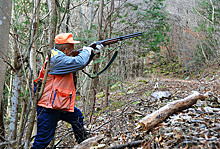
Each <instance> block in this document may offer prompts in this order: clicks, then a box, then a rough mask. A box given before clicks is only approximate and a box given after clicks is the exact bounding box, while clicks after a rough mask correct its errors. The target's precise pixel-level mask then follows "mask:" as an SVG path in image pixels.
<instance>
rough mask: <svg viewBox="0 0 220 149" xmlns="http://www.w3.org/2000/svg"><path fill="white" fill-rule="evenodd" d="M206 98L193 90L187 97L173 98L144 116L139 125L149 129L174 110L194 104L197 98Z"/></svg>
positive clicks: (174, 111) (177, 110)
mask: <svg viewBox="0 0 220 149" xmlns="http://www.w3.org/2000/svg"><path fill="white" fill-rule="evenodd" d="M205 98H206V96H205V95H202V94H200V93H199V92H194V93H193V94H191V95H189V96H188V97H186V98H184V99H180V100H175V101H173V102H170V103H168V104H167V105H165V106H164V107H162V108H160V109H159V110H157V111H155V112H153V113H151V114H149V115H147V116H145V117H144V118H142V119H141V120H140V121H139V127H141V128H144V129H145V130H147V131H148V130H150V129H151V128H153V127H155V126H156V125H158V124H159V123H161V122H163V121H164V120H165V119H167V118H168V117H169V116H171V115H173V114H174V113H176V112H180V111H182V110H185V109H187V108H189V107H191V106H192V105H194V104H195V103H196V102H197V100H198V99H200V100H204V99H205Z"/></svg>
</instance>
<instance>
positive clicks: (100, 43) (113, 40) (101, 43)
mask: <svg viewBox="0 0 220 149" xmlns="http://www.w3.org/2000/svg"><path fill="white" fill-rule="evenodd" d="M137 36H142V32H138V33H134V34H128V35H124V36H119V37H115V38H110V39H105V40H101V41H97V42H93V43H92V44H90V45H89V47H91V48H93V49H99V48H98V46H101V47H105V46H107V45H110V44H114V43H117V42H119V41H122V40H125V39H129V38H133V37H137ZM120 48H121V43H120V44H119V47H118V50H116V51H115V53H114V55H113V56H112V58H111V60H110V61H109V63H108V64H107V65H106V67H105V68H104V69H103V70H102V71H100V72H98V73H97V74H95V75H94V76H91V75H90V74H88V73H86V72H85V71H84V70H82V72H84V73H85V74H86V75H87V76H88V77H89V78H92V79H93V78H95V77H97V76H98V75H100V74H101V73H103V72H104V71H105V70H106V69H108V67H109V66H110V65H111V64H112V62H113V61H114V60H115V58H116V56H117V54H118V51H119V49H120ZM81 50H82V49H80V50H76V51H72V52H71V56H77V55H78V54H79V53H80V51H81Z"/></svg>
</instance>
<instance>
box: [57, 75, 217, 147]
mask: <svg viewBox="0 0 220 149" xmlns="http://www.w3.org/2000/svg"><path fill="white" fill-rule="evenodd" d="M157 91H166V92H170V93H171V95H169V96H167V97H161V98H155V97H153V96H151V94H152V93H155V92H157ZM192 91H199V92H200V93H202V94H205V93H207V92H211V93H212V94H210V96H209V98H207V99H206V100H205V101H198V102H197V103H196V104H195V105H194V106H193V107H191V108H189V109H186V110H184V111H182V112H179V113H176V114H174V115H172V116H170V117H169V118H168V119H166V120H165V121H164V122H163V123H160V124H158V126H157V127H155V128H153V129H151V130H150V131H145V130H143V129H137V126H138V122H139V120H140V119H141V118H143V117H144V116H146V115H148V114H150V113H152V112H154V111H156V110H158V109H159V108H161V107H163V106H164V105H166V104H167V103H168V102H171V101H173V100H177V99H183V98H185V97H187V96H188V95H190V94H191V93H192ZM103 100H104V97H100V98H98V99H97V104H96V108H95V113H94V116H93V117H92V121H91V122H90V123H89V120H88V118H87V117H86V121H85V126H86V128H87V129H88V130H89V131H90V137H92V136H96V135H99V134H104V135H105V138H104V139H103V140H102V141H101V142H99V143H98V144H95V145H94V146H93V147H92V148H108V147H113V148H114V147H115V148H116V147H118V148H119V147H120V145H122V144H128V143H129V142H135V141H136V142H137V141H138V140H144V142H142V143H141V145H138V146H136V147H134V148H220V117H219V116H220V103H219V102H220V77H218V76H217V75H216V76H213V77H211V78H203V79H200V80H181V79H174V78H165V77H158V76H157V77H155V76H154V77H149V78H138V79H136V80H132V81H130V82H129V81H127V82H126V83H123V84H122V83H117V85H116V87H115V88H114V90H112V91H111V92H110V95H109V103H110V105H109V107H108V108H104V107H102V106H101V105H102V102H103ZM59 126H62V127H60V128H59V127H58V130H60V129H62V130H60V131H58V133H57V135H56V140H60V138H61V137H64V136H65V139H63V140H62V142H60V143H59V145H58V146H63V147H64V148H65V146H66V147H67V146H72V147H73V146H74V145H75V140H74V135H73V134H72V133H66V134H64V132H68V131H69V130H70V129H71V127H70V126H68V125H64V123H63V122H60V123H59ZM63 126H65V127H66V129H64V128H63ZM63 129H64V130H63ZM59 132H62V133H59ZM59 134H60V135H59ZM67 135H68V136H71V137H66V136H67ZM123 148H124V147H123Z"/></svg>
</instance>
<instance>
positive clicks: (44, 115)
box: [32, 106, 83, 149]
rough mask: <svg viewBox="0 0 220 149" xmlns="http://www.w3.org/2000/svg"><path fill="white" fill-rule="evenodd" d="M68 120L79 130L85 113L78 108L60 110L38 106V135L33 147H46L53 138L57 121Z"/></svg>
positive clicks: (36, 148) (34, 148) (40, 148)
mask: <svg viewBox="0 0 220 149" xmlns="http://www.w3.org/2000/svg"><path fill="white" fill-rule="evenodd" d="M59 120H63V121H66V122H68V123H70V124H71V125H72V129H73V131H74V130H78V129H82V128H83V115H82V112H81V111H80V110H79V109H78V108H76V107H75V108H74V112H67V111H59V110H53V109H47V108H43V107H40V106H38V107H37V135H36V138H35V140H34V143H33V146H32V149H44V148H46V147H47V146H48V145H49V143H50V141H51V140H52V139H53V137H54V134H55V130H56V127H57V122H58V121H59Z"/></svg>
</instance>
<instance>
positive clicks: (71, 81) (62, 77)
mask: <svg viewBox="0 0 220 149" xmlns="http://www.w3.org/2000/svg"><path fill="white" fill-rule="evenodd" d="M77 43H80V42H79V41H74V40H73V37H72V34H71V33H62V34H59V35H57V36H56V37H55V48H54V49H52V50H51V59H50V68H49V69H50V70H49V73H48V77H47V81H46V84H45V88H44V93H43V95H42V97H41V99H40V100H39V101H38V107H37V135H36V138H35V140H34V143H33V146H32V148H34V149H35V148H36V149H42V148H46V147H47V146H48V145H49V143H50V141H51V140H52V138H53V137H54V134H55V130H56V126H57V123H58V121H59V120H63V121H66V122H68V123H70V124H71V125H72V129H73V131H74V134H75V138H76V141H77V142H78V143H80V142H82V141H83V140H85V139H86V136H85V129H84V127H83V115H82V112H81V111H80V110H79V109H78V108H76V107H75V97H76V91H75V85H76V84H75V81H76V76H75V72H76V71H78V70H81V69H83V68H84V67H85V66H86V65H87V64H88V62H89V61H90V59H91V58H92V57H93V56H94V54H93V51H94V49H92V48H90V47H84V48H83V50H82V51H80V53H79V54H78V55H77V56H75V57H71V56H68V55H69V54H70V53H71V51H74V44H77ZM45 66H46V62H45V63H44V65H43V68H42V69H41V72H40V75H39V78H43V76H44V72H45V69H46V68H45ZM39 78H38V79H39ZM35 81H36V80H35Z"/></svg>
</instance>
